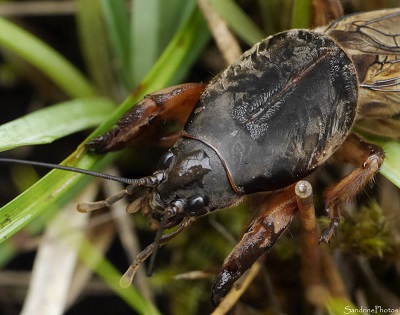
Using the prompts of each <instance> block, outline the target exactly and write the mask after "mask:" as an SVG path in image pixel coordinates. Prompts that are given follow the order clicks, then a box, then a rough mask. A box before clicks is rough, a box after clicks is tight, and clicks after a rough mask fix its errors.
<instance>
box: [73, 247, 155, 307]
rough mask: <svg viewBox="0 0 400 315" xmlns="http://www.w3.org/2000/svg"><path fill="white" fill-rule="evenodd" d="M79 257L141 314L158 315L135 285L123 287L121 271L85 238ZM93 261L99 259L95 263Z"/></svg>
mask: <svg viewBox="0 0 400 315" xmlns="http://www.w3.org/2000/svg"><path fill="white" fill-rule="evenodd" d="M79 258H80V259H81V261H82V262H83V263H85V264H87V265H88V266H89V267H91V268H93V270H94V271H95V272H96V273H97V274H98V275H99V276H100V277H101V278H102V279H103V280H104V282H105V283H107V284H108V285H109V286H110V288H111V289H112V290H113V291H114V292H116V293H117V294H118V296H120V297H121V298H122V299H123V300H124V301H125V302H126V303H127V304H128V305H130V306H131V307H132V308H133V309H135V310H136V311H137V312H139V313H140V314H145V315H147V314H149V315H157V314H160V313H159V312H158V310H157V309H156V308H155V307H154V306H153V305H151V304H150V303H149V302H148V301H146V300H145V299H143V297H142V296H141V295H140V294H139V293H138V292H137V291H136V290H135V288H134V287H132V286H130V287H128V288H121V287H120V286H119V280H120V278H121V276H122V275H121V273H119V272H118V270H117V269H116V268H115V267H114V266H113V265H112V264H111V263H109V262H108V261H107V260H105V259H103V255H102V253H101V252H99V251H98V250H97V249H96V248H95V247H94V246H93V245H92V244H91V243H90V242H89V241H88V240H87V239H83V241H82V243H81V244H80V250H79ZM93 261H98V262H97V263H96V264H95V265H93V263H92V262H93Z"/></svg>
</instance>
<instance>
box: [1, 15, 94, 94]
mask: <svg viewBox="0 0 400 315" xmlns="http://www.w3.org/2000/svg"><path fill="white" fill-rule="evenodd" d="M0 45H2V46H3V47H4V48H6V49H8V50H10V51H12V52H13V53H15V54H16V55H18V56H20V57H21V58H23V59H24V60H26V61H27V62H29V63H31V64H32V65H34V66H36V67H37V68H38V69H40V71H42V72H43V73H45V74H46V75H47V76H48V77H49V78H50V79H51V80H53V81H54V82H55V83H56V84H58V86H59V87H60V88H61V89H63V90H64V91H65V93H67V94H68V95H70V96H71V97H87V96H91V95H94V94H95V88H94V87H93V86H92V84H91V83H90V82H89V81H88V80H87V79H86V78H85V77H84V76H83V75H82V73H80V72H79V70H78V69H76V68H75V67H74V66H73V65H72V64H71V63H70V62H69V61H68V60H66V59H65V58H64V57H63V56H61V55H60V54H59V53H58V52H57V51H55V50H54V49H53V48H51V47H50V46H48V45H47V44H45V43H44V42H42V41H41V40H39V39H38V38H36V37H35V36H33V35H32V34H30V33H28V32H27V31H25V30H24V29H22V28H21V27H19V26H17V25H15V24H13V23H11V22H9V21H7V20H5V19H3V18H0Z"/></svg>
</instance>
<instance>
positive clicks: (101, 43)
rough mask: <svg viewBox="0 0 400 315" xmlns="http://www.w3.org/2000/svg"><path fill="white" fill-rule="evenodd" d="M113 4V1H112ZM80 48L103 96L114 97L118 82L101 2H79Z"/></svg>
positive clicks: (85, 0) (92, 0) (90, 0)
mask: <svg viewBox="0 0 400 315" xmlns="http://www.w3.org/2000/svg"><path fill="white" fill-rule="evenodd" d="M108 2H110V1H108ZM111 2H113V1H111ZM76 4H77V26H78V33H79V38H80V47H81V50H82V54H83V57H84V59H85V64H86V68H87V70H88V72H89V74H90V77H91V79H92V80H93V81H94V82H95V83H96V86H97V87H98V88H99V90H100V91H101V92H102V94H103V95H108V96H113V94H114V90H115V89H116V80H115V78H114V76H113V73H114V72H113V68H114V67H113V63H114V62H113V59H112V58H111V55H110V52H109V41H108V36H107V35H108V34H107V33H106V28H105V21H104V17H103V11H102V6H101V2H100V0H78V1H76Z"/></svg>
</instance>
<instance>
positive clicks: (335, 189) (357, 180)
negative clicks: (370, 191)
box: [319, 134, 385, 242]
mask: <svg viewBox="0 0 400 315" xmlns="http://www.w3.org/2000/svg"><path fill="white" fill-rule="evenodd" d="M335 155H336V156H338V157H340V158H341V159H344V160H346V161H348V162H351V163H353V164H355V165H358V167H357V168H356V169H355V170H353V171H352V172H351V173H350V174H349V175H347V176H346V177H345V178H343V179H342V180H341V181H340V182H339V183H338V184H336V185H334V186H332V187H330V188H328V189H327V191H326V192H325V204H326V209H327V210H326V211H327V212H328V213H329V216H330V219H331V223H330V225H329V227H328V228H327V229H326V230H325V231H324V233H323V234H322V236H321V237H320V239H319V240H320V242H329V240H330V238H331V237H332V235H333V233H334V231H335V229H336V228H337V227H338V225H339V222H340V211H339V206H340V204H341V203H343V202H346V201H349V200H351V199H352V198H354V197H355V196H356V195H357V194H358V193H359V192H360V191H361V190H362V189H364V187H365V186H366V185H367V184H368V182H370V181H371V180H372V179H373V178H374V176H375V174H376V173H377V172H378V170H379V168H380V167H381V165H382V163H383V160H384V158H385V153H384V152H383V149H382V148H380V147H378V146H376V145H373V144H370V143H367V142H365V141H363V140H361V139H360V138H359V137H358V136H356V135H354V134H351V135H350V136H349V137H348V138H347V139H346V141H345V142H344V143H343V145H342V146H341V147H340V148H339V150H338V151H337V152H336V153H335Z"/></svg>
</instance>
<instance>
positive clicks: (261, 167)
mask: <svg viewBox="0 0 400 315" xmlns="http://www.w3.org/2000/svg"><path fill="white" fill-rule="evenodd" d="M399 118H400V9H387V10H380V11H373V12H367V13H362V14H356V15H350V16H345V17H343V18H341V19H338V20H336V21H334V22H333V23H331V24H330V25H329V26H327V27H324V28H319V29H318V30H302V29H295V30H289V31H285V32H281V33H278V34H275V35H273V36H270V37H268V38H266V39H264V40H262V41H261V42H259V43H257V44H256V45H255V46H253V47H252V48H251V49H249V50H248V51H246V52H245V53H244V54H243V55H242V56H241V57H240V58H239V59H238V60H237V61H236V62H234V63H233V64H231V65H230V66H229V67H228V68H227V69H226V70H225V71H223V72H222V73H220V74H219V75H217V76H216V77H214V78H213V79H212V80H211V82H209V83H208V84H206V85H205V84H199V83H187V84H181V85H177V86H173V87H169V88H166V89H163V90H160V91H157V92H154V93H152V94H149V95H147V96H146V97H144V98H143V99H142V100H141V101H140V102H139V103H138V104H137V105H136V106H134V107H133V108H131V109H130V110H129V111H128V112H126V114H125V115H124V116H123V117H122V118H121V119H120V120H119V122H118V123H117V126H116V127H115V128H114V129H112V130H111V131H109V132H107V133H106V134H104V135H103V136H100V137H98V138H95V139H92V140H91V141H90V142H88V143H87V148H88V150H90V151H91V152H93V153H94V154H104V153H107V152H110V151H115V150H119V149H122V148H124V147H126V146H128V145H134V144H137V143H140V142H146V141H152V142H155V143H158V144H162V145H165V146H168V147H170V149H169V150H168V151H167V152H166V153H165V154H164V155H163V156H162V157H161V159H160V167H159V169H158V170H157V171H156V172H154V173H153V174H152V175H149V176H146V177H143V178H140V179H124V178H115V177H109V176H108V175H106V174H104V175H99V174H96V173H93V172H87V171H85V170H81V169H76V168H69V167H63V166H57V165H49V164H47V167H54V168H58V169H60V168H61V169H65V170H70V171H77V172H80V173H85V174H89V175H93V176H102V177H105V178H109V179H112V180H117V181H120V182H123V183H126V184H128V186H127V187H126V188H125V189H124V190H123V191H121V192H120V193H118V194H116V195H114V196H111V197H108V198H107V199H105V200H102V201H97V202H88V203H82V204H79V205H78V209H79V211H82V212H88V211H93V210H96V209H100V208H104V207H108V206H110V205H112V204H113V203H115V202H117V201H118V200H120V199H122V198H123V197H125V196H127V195H129V196H132V197H134V199H135V200H134V201H133V202H132V203H131V204H130V205H129V206H128V209H127V211H128V212H132V213H133V212H137V211H138V210H142V212H143V214H144V215H145V216H148V217H150V218H151V219H152V220H155V221H157V222H158V231H157V234H156V239H155V241H154V243H152V244H150V245H149V246H148V247H147V248H146V249H144V250H143V251H142V252H141V253H140V254H139V256H138V257H137V259H136V260H135V261H134V262H133V263H132V265H131V266H130V267H129V269H128V271H127V272H126V273H125V275H124V276H123V278H122V279H121V285H123V286H128V285H130V283H131V281H132V278H133V276H134V274H135V271H136V269H137V267H138V266H139V265H140V264H141V263H142V262H144V261H145V260H146V259H147V258H148V257H149V256H150V255H151V254H152V253H153V252H155V251H156V250H157V249H158V247H159V246H161V245H163V244H165V243H166V242H168V241H169V240H170V239H172V238H173V237H175V236H176V235H177V234H179V233H180V232H181V231H182V230H184V229H185V228H186V227H187V226H189V225H190V224H191V223H192V222H193V221H194V220H196V219H197V218H198V217H201V216H205V215H207V214H209V213H212V212H213V211H215V210H218V209H222V208H226V207H229V206H232V205H235V204H238V203H239V202H241V201H242V200H243V197H244V196H251V195H253V194H257V193H260V192H270V194H272V195H274V200H275V205H274V206H271V209H270V211H266V212H264V213H261V214H259V216H258V217H257V218H255V219H254V220H253V221H252V222H251V223H250V225H249V227H248V229H247V230H246V232H245V234H244V235H243V238H242V240H241V241H240V242H239V243H238V244H237V245H236V247H235V248H234V249H233V250H232V252H231V254H230V255H229V256H228V258H227V259H226V260H225V262H224V264H223V266H222V269H221V271H220V272H219V273H218V274H217V275H216V278H215V282H214V285H213V289H212V303H213V304H214V305H217V304H218V303H219V302H220V300H221V299H222V298H223V297H224V295H225V294H226V293H227V291H228V290H229V289H230V288H231V287H232V285H233V283H234V282H235V281H236V280H237V279H238V278H240V276H241V275H242V274H243V273H244V272H245V271H246V270H247V269H248V268H250V266H251V265H252V264H253V263H254V262H255V261H256V260H257V259H258V258H259V257H260V256H261V255H263V254H264V253H265V252H267V251H268V250H269V249H270V248H271V246H272V245H273V244H274V243H275V242H276V241H277V239H278V238H279V237H280V236H281V235H282V233H283V232H284V231H285V230H286V228H287V227H288V226H289V224H290V222H291V221H292V219H293V217H294V216H295V214H296V213H297V210H298V207H297V204H296V200H295V193H294V185H295V184H296V183H297V182H298V181H300V180H302V179H304V178H305V177H306V176H307V175H309V174H311V173H312V172H313V171H315V170H316V169H318V168H319V167H320V166H321V165H323V164H324V163H325V162H326V161H327V160H328V159H329V158H330V157H331V156H332V155H333V154H340V155H341V157H342V158H344V159H345V160H347V161H349V162H352V163H353V164H354V165H355V166H356V168H355V169H354V170H353V171H352V172H351V173H350V174H349V175H347V176H346V177H345V178H343V179H342V180H341V181H340V182H338V183H337V184H335V185H333V186H332V187H330V188H328V189H327V191H326V193H325V195H324V198H325V206H326V210H327V213H328V214H329V217H330V225H329V227H328V228H327V230H326V231H324V232H323V233H322V235H321V238H320V241H323V242H328V241H329V239H330V238H331V237H332V235H333V234H334V231H335V229H336V227H337V226H338V225H339V221H340V219H339V215H340V205H341V204H342V203H343V202H346V201H348V200H350V199H352V198H353V197H355V196H356V195H357V193H358V192H359V191H360V190H362V189H363V188H364V187H365V186H366V185H367V183H368V182H370V181H371V180H372V179H373V177H374V175H375V174H376V173H377V172H378V170H379V168H380V166H381V165H382V163H383V160H384V156H385V155H384V151H383V150H382V148H380V147H378V146H376V145H373V144H369V143H367V142H365V141H363V140H362V139H360V138H359V137H358V136H357V135H355V134H353V133H352V132H351V130H352V127H353V126H354V125H356V126H357V127H358V128H360V129H362V130H365V131H369V132H373V133H374V134H378V135H383V136H386V137H391V138H399V135H400V120H399ZM171 123H173V124H175V125H176V124H178V125H179V126H180V128H179V130H175V131H174V132H170V131H166V129H168V128H165V126H169V125H170V124H171ZM1 161H3V162H16V161H15V160H13V159H1ZM27 163H31V164H33V165H39V166H46V164H44V163H37V162H27ZM227 211H229V210H227ZM176 226H177V229H176V230H175V231H173V232H171V233H169V234H168V233H165V234H163V232H164V230H165V229H169V228H172V227H176ZM154 257H155V255H154V254H153V256H152V258H153V259H154ZM150 265H152V263H151V264H150Z"/></svg>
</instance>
